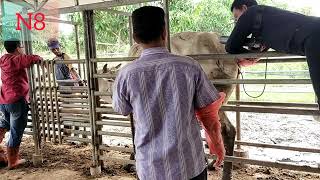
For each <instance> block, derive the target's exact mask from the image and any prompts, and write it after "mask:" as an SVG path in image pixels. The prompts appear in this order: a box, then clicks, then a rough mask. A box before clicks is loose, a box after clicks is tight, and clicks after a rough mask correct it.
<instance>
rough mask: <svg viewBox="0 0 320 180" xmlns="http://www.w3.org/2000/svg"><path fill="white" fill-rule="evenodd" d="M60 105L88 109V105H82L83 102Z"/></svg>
mask: <svg viewBox="0 0 320 180" xmlns="http://www.w3.org/2000/svg"><path fill="white" fill-rule="evenodd" d="M60 107H63V108H84V109H89V105H84V104H61V105H60Z"/></svg>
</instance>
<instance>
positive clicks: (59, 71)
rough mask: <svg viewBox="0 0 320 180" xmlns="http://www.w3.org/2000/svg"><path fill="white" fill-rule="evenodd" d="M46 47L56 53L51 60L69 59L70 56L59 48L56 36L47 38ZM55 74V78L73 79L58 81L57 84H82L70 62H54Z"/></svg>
mask: <svg viewBox="0 0 320 180" xmlns="http://www.w3.org/2000/svg"><path fill="white" fill-rule="evenodd" d="M47 45H48V48H49V49H50V51H51V52H52V53H53V54H54V55H56V57H54V58H53V60H70V59H71V58H70V57H69V56H68V55H67V54H66V53H64V52H62V51H61V49H60V43H59V41H58V40H57V39H56V38H50V39H49V40H48V43H47ZM55 74H56V79H57V80H75V81H78V82H76V83H74V82H58V85H59V86H82V85H83V82H82V80H81V78H80V76H79V75H78V73H77V71H76V70H75V68H74V67H73V66H72V64H56V65H55Z"/></svg>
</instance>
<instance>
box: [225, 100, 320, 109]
mask: <svg viewBox="0 0 320 180" xmlns="http://www.w3.org/2000/svg"><path fill="white" fill-rule="evenodd" d="M228 104H230V105H248V106H277V107H296V108H301V107H304V108H317V107H318V104H315V103H314V104H306V103H281V102H251V101H228Z"/></svg>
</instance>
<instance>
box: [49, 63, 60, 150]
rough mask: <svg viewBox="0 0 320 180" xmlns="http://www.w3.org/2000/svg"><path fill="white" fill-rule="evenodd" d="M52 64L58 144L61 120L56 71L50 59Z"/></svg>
mask: <svg viewBox="0 0 320 180" xmlns="http://www.w3.org/2000/svg"><path fill="white" fill-rule="evenodd" d="M51 64H52V76H53V89H54V99H55V107H56V116H57V123H58V138H59V144H62V134H61V122H60V114H59V112H60V108H59V101H58V91H57V89H58V86H57V83H56V72H55V61H51Z"/></svg>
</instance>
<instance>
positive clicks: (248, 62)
mask: <svg viewBox="0 0 320 180" xmlns="http://www.w3.org/2000/svg"><path fill="white" fill-rule="evenodd" d="M258 61H260V59H259V58H243V59H237V63H238V65H239V66H242V67H247V66H252V65H255V64H256V63H257V62H258Z"/></svg>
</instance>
